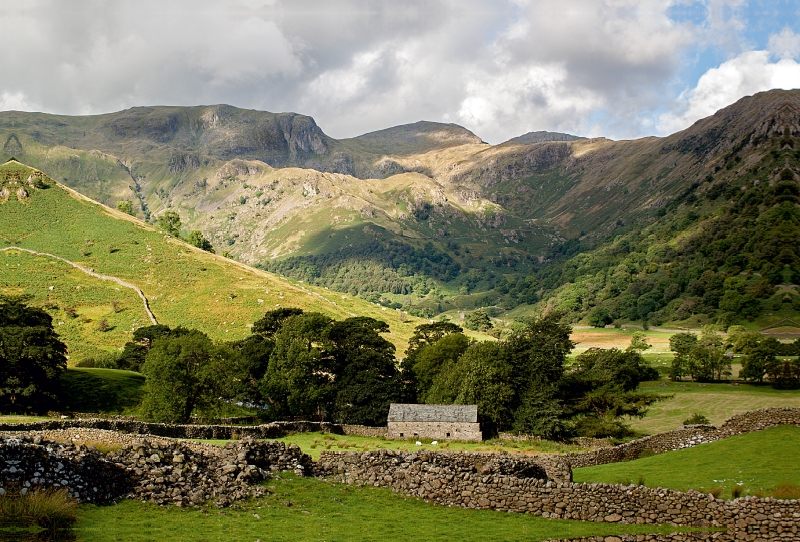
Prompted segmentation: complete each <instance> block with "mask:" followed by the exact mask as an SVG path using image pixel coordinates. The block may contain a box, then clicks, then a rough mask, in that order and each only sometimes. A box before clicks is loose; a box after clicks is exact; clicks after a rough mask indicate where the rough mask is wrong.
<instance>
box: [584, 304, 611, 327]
mask: <svg viewBox="0 0 800 542" xmlns="http://www.w3.org/2000/svg"><path fill="white" fill-rule="evenodd" d="M588 319H589V325H590V326H592V327H605V326H607V325H608V324H610V323H611V322H613V321H614V320H613V318H611V315H610V314H609V313H608V310H607V309H605V308H604V307H595V308H593V309H592V310H591V311H589V318H588Z"/></svg>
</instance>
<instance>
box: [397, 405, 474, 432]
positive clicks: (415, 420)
mask: <svg viewBox="0 0 800 542" xmlns="http://www.w3.org/2000/svg"><path fill="white" fill-rule="evenodd" d="M387 433H388V435H389V438H392V439H406V438H415V437H417V438H423V437H427V438H432V439H437V440H469V441H481V440H483V433H481V426H480V424H479V423H478V405H409V404H400V403H392V404H391V405H389V420H388V428H387Z"/></svg>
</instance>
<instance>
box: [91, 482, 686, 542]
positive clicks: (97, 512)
mask: <svg viewBox="0 0 800 542" xmlns="http://www.w3.org/2000/svg"><path fill="white" fill-rule="evenodd" d="M265 483H266V484H267V485H268V486H269V487H270V490H271V492H270V495H268V496H266V497H264V498H261V499H257V500H253V501H249V502H247V503H245V504H243V505H236V506H235V507H231V508H228V509H225V510H217V509H216V508H215V507H214V506H206V507H202V508H201V509H195V508H188V509H182V508H177V507H175V506H157V505H153V504H149V503H147V504H145V503H141V502H138V501H130V500H127V501H123V502H121V503H120V504H118V505H116V506H105V507H97V506H82V507H81V520H80V522H79V523H78V525H77V527H76V529H75V532H76V533H77V535H78V537H79V538H78V539H79V540H91V541H93V542H95V541H97V542H106V541H109V542H110V541H114V542H117V541H122V540H124V541H126V542H150V541H153V540H158V541H160V542H173V541H176V542H177V541H181V542H183V541H186V540H192V541H204V542H205V541H208V542H210V541H220V542H222V541H225V542H228V541H231V542H253V541H254V540H264V541H267V540H270V541H271V540H278V541H286V542H289V541H307V540H347V541H351V542H359V541H373V540H400V541H407V540H413V541H415V542H429V541H430V542H434V541H451V540H459V541H463V542H469V541H476V542H477V541H484V540H492V541H498V542H500V541H509V542H511V541H519V540H526V541H538V540H548V539H556V538H574V537H584V536H586V537H588V536H611V535H615V534H622V533H652V532H660V533H669V532H675V531H678V530H685V529H680V528H677V527H673V526H667V525H665V526H650V525H619V524H613V523H592V522H581V521H565V520H551V519H544V518H540V517H536V516H531V515H527V514H508V513H499V512H495V511H492V510H466V509H463V508H449V507H446V506H433V505H431V504H427V503H425V502H423V501H422V500H421V499H415V498H410V497H404V496H401V495H396V494H393V493H392V492H391V491H390V490H389V489H386V488H376V487H353V486H345V485H343V484H333V483H329V482H325V481H322V480H317V479H314V478H298V477H296V476H294V475H292V474H288V473H283V474H281V475H280V477H279V478H277V479H275V480H269V481H267V482H265Z"/></svg>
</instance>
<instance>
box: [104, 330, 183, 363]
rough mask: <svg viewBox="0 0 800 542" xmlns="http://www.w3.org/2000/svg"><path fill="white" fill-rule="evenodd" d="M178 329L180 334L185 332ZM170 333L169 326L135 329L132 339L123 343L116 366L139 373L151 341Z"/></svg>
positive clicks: (151, 343) (151, 344)
mask: <svg viewBox="0 0 800 542" xmlns="http://www.w3.org/2000/svg"><path fill="white" fill-rule="evenodd" d="M178 329H179V330H181V331H180V332H183V331H186V330H185V329H184V328H178ZM176 331H178V330H176ZM170 333H172V330H171V329H170V328H169V326H165V325H163V324H155V325H152V326H144V327H140V328H138V329H136V330H135V331H134V332H133V337H132V339H131V340H130V341H128V342H126V343H125V347H124V348H123V350H122V354H120V357H119V360H117V366H118V367H119V368H120V369H127V370H129V371H140V370H141V368H142V365H144V360H145V357H146V356H147V353H148V352H149V351H150V348H151V347H152V346H153V341H155V340H156V339H159V338H161V337H164V336H167V335H169V334H170Z"/></svg>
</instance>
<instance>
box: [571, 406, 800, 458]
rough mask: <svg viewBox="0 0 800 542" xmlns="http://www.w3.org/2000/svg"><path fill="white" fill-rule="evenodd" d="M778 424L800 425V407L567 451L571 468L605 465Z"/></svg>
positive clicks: (753, 411) (754, 412)
mask: <svg viewBox="0 0 800 542" xmlns="http://www.w3.org/2000/svg"><path fill="white" fill-rule="evenodd" d="M779 425H798V426H800V408H764V409H760V410H752V411H750V412H744V413H742V414H737V415H736V416H733V417H732V418H730V419H729V420H728V421H726V422H725V423H724V424H722V425H721V426H720V427H719V428H717V427H715V426H713V425H690V426H684V427H682V428H680V429H677V430H675V431H667V432H665V433H659V434H657V435H651V436H648V437H644V438H641V439H638V440H634V441H631V442H628V443H626V444H621V445H619V446H614V447H612V448H601V449H598V450H592V451H590V452H581V453H571V454H569V455H568V457H569V461H570V464H571V465H572V468H575V469H576V468H580V467H591V466H594V465H605V464H607V463H620V462H622V461H632V460H634V459H638V458H639V457H641V455H642V454H643V453H655V454H660V453H663V452H669V451H672V450H680V449H682V448H690V447H692V446H697V445H698V444H702V443H704V442H715V441H717V440H720V439H723V438H727V437H731V436H734V435H740V434H743V433H750V432H753V431H761V430H763V429H769V428H770V427H777V426H779Z"/></svg>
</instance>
